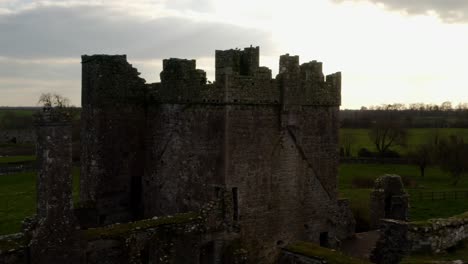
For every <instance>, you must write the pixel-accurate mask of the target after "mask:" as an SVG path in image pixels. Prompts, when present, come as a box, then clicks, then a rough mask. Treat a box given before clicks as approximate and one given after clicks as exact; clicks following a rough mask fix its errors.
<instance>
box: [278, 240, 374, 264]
mask: <svg viewBox="0 0 468 264" xmlns="http://www.w3.org/2000/svg"><path fill="white" fill-rule="evenodd" d="M285 250H286V251H289V252H291V253H295V254H299V255H303V256H305V257H311V258H319V259H323V260H326V261H327V263H330V264H370V262H368V261H365V260H361V259H356V258H352V257H349V256H346V255H344V254H343V253H341V252H339V251H334V250H331V249H328V248H323V247H320V246H318V245H315V244H312V243H309V242H302V241H301V242H297V243H294V244H291V245H288V246H287V247H286V248H285Z"/></svg>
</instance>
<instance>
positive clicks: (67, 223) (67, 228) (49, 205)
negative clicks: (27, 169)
mask: <svg viewBox="0 0 468 264" xmlns="http://www.w3.org/2000/svg"><path fill="white" fill-rule="evenodd" d="M35 122H36V135H37V140H36V142H37V162H38V167H39V171H38V174H37V215H36V219H35V222H36V226H35V228H34V229H33V230H32V240H31V243H30V247H31V261H32V263H44V264H45V263H80V262H79V256H80V248H79V242H78V240H77V239H76V234H75V233H76V226H77V223H76V220H75V217H74V213H73V200H72V175H71V165H72V162H71V160H72V159H71V150H72V149H71V146H72V145H71V142H72V141H71V136H72V134H71V123H70V118H69V116H68V115H67V113H66V112H65V111H64V110H63V108H44V109H43V110H42V111H41V112H40V113H38V114H37V115H36V120H35Z"/></svg>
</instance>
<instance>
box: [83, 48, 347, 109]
mask: <svg viewBox="0 0 468 264" xmlns="http://www.w3.org/2000/svg"><path fill="white" fill-rule="evenodd" d="M215 56H216V61H215V69H216V72H215V76H216V77H215V78H216V80H215V82H214V83H213V84H211V83H208V82H207V78H206V72H205V71H203V70H200V69H197V68H196V60H193V59H178V58H170V59H165V60H163V71H162V72H161V73H160V79H161V82H160V83H153V84H145V80H144V79H142V78H140V77H139V72H138V71H137V70H136V69H135V68H133V67H132V65H131V64H129V63H128V62H127V59H126V56H125V55H115V56H109V55H93V56H86V55H85V56H83V57H82V63H83V65H84V66H83V85H84V87H85V89H83V98H86V97H90V98H101V97H106V98H107V97H118V98H121V99H122V100H123V101H125V99H126V98H129V99H132V100H131V101H135V98H138V97H142V98H141V100H138V99H136V101H145V102H148V103H150V104H151V103H179V104H181V103H182V104H184V103H201V104H202V103H210V104H212V103H216V104H282V105H324V106H338V105H340V103H341V97H340V93H341V75H340V73H335V74H331V75H328V76H327V77H326V78H325V77H324V74H323V71H322V63H321V62H317V61H311V62H306V63H303V64H300V63H299V56H292V55H289V54H285V55H282V56H280V60H279V74H278V75H277V76H276V78H272V72H271V70H270V69H269V68H268V67H264V66H260V64H259V58H260V48H259V47H248V48H245V49H243V50H240V49H230V50H217V51H216V54H215ZM90 80H93V81H94V80H95V82H94V83H95V85H94V88H93V89H95V90H93V91H91V90H90V89H86V83H87V82H89V81H90ZM103 80H105V81H103ZM96 84H97V85H96ZM100 84H103V85H100ZM110 84H111V85H110ZM123 84H125V85H123ZM88 101H89V99H88Z"/></svg>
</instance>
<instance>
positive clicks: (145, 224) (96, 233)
mask: <svg viewBox="0 0 468 264" xmlns="http://www.w3.org/2000/svg"><path fill="white" fill-rule="evenodd" d="M197 219H200V218H199V214H197V213H192V212H190V213H183V214H177V215H174V216H164V217H160V218H154V219H145V220H141V221H136V222H130V223H124V224H114V225H110V226H105V227H98V228H90V229H87V230H84V231H83V232H84V237H85V239H87V240H97V239H120V238H125V237H126V236H127V235H129V234H130V233H132V232H134V231H138V230H145V229H149V228H155V227H158V226H162V225H175V224H186V223H190V222H194V221H196V220H197Z"/></svg>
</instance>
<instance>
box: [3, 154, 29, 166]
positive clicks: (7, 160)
mask: <svg viewBox="0 0 468 264" xmlns="http://www.w3.org/2000/svg"><path fill="white" fill-rule="evenodd" d="M35 160H36V156H33V155H28V156H4V157H0V164H5V163H24V162H30V161H35Z"/></svg>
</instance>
